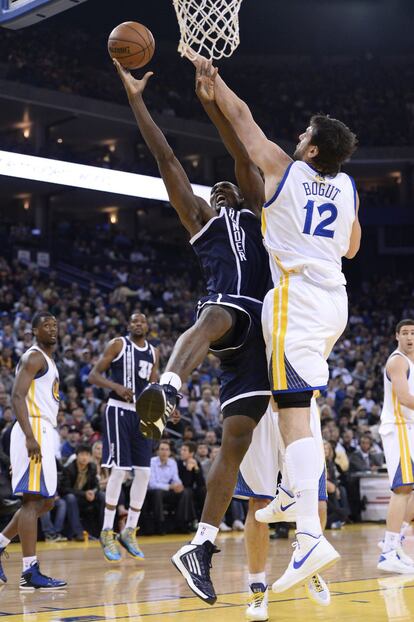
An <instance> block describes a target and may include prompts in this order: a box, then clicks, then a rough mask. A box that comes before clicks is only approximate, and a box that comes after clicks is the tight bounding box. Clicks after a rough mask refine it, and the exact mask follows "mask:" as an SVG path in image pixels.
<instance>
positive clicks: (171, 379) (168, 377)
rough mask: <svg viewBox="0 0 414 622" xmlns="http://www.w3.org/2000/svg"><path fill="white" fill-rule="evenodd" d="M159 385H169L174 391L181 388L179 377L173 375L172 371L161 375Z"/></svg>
mask: <svg viewBox="0 0 414 622" xmlns="http://www.w3.org/2000/svg"><path fill="white" fill-rule="evenodd" d="M159 384H171V385H172V386H173V387H174V388H175V389H177V391H179V390H180V389H181V386H182V382H181V378H180V376H179V375H178V374H175V373H174V372H173V371H165V372H164V373H163V374H161V378H160V382H159Z"/></svg>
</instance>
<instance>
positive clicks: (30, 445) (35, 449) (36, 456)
mask: <svg viewBox="0 0 414 622" xmlns="http://www.w3.org/2000/svg"><path fill="white" fill-rule="evenodd" d="M26 449H27V453H28V455H29V458H30V459H31V460H34V461H35V462H36V463H38V462H42V451H41V449H40V445H39V443H38V442H37V440H36V439H35V437H34V436H33V437H32V438H26Z"/></svg>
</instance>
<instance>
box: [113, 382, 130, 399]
mask: <svg viewBox="0 0 414 622" xmlns="http://www.w3.org/2000/svg"><path fill="white" fill-rule="evenodd" d="M115 393H116V394H117V395H119V397H120V398H121V400H122V401H123V402H132V401H133V399H134V394H133V392H132V389H128V388H127V387H123V386H122V385H121V384H118V385H117V387H116V389H115Z"/></svg>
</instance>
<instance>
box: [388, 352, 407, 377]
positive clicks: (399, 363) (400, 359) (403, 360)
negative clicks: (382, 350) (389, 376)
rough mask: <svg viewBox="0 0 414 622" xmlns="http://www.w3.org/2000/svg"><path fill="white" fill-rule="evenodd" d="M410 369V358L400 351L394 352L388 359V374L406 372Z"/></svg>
mask: <svg viewBox="0 0 414 622" xmlns="http://www.w3.org/2000/svg"><path fill="white" fill-rule="evenodd" d="M409 367H410V362H409V359H408V357H406V356H405V354H404V353H403V352H400V351H399V350H394V352H392V353H391V354H390V356H389V357H388V360H387V363H386V370H387V371H388V372H395V373H398V372H399V371H402V372H406V371H407V369H409Z"/></svg>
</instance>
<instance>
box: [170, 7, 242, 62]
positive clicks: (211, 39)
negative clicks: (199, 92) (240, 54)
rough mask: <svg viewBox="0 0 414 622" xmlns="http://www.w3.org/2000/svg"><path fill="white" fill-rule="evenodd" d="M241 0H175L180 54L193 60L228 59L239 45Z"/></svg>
mask: <svg viewBox="0 0 414 622" xmlns="http://www.w3.org/2000/svg"><path fill="white" fill-rule="evenodd" d="M241 3H242V0H173V4H174V8H175V12H176V14H177V20H178V25H179V27H180V35H181V37H180V43H179V45H178V51H179V52H180V54H181V56H187V57H188V58H190V59H194V58H195V56H196V55H197V54H200V55H201V56H204V57H207V58H209V59H215V60H219V59H220V58H223V57H226V58H228V57H229V56H231V55H232V54H233V52H234V50H235V49H236V48H237V46H238V45H239V43H240V36H239V10H240V5H241Z"/></svg>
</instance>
